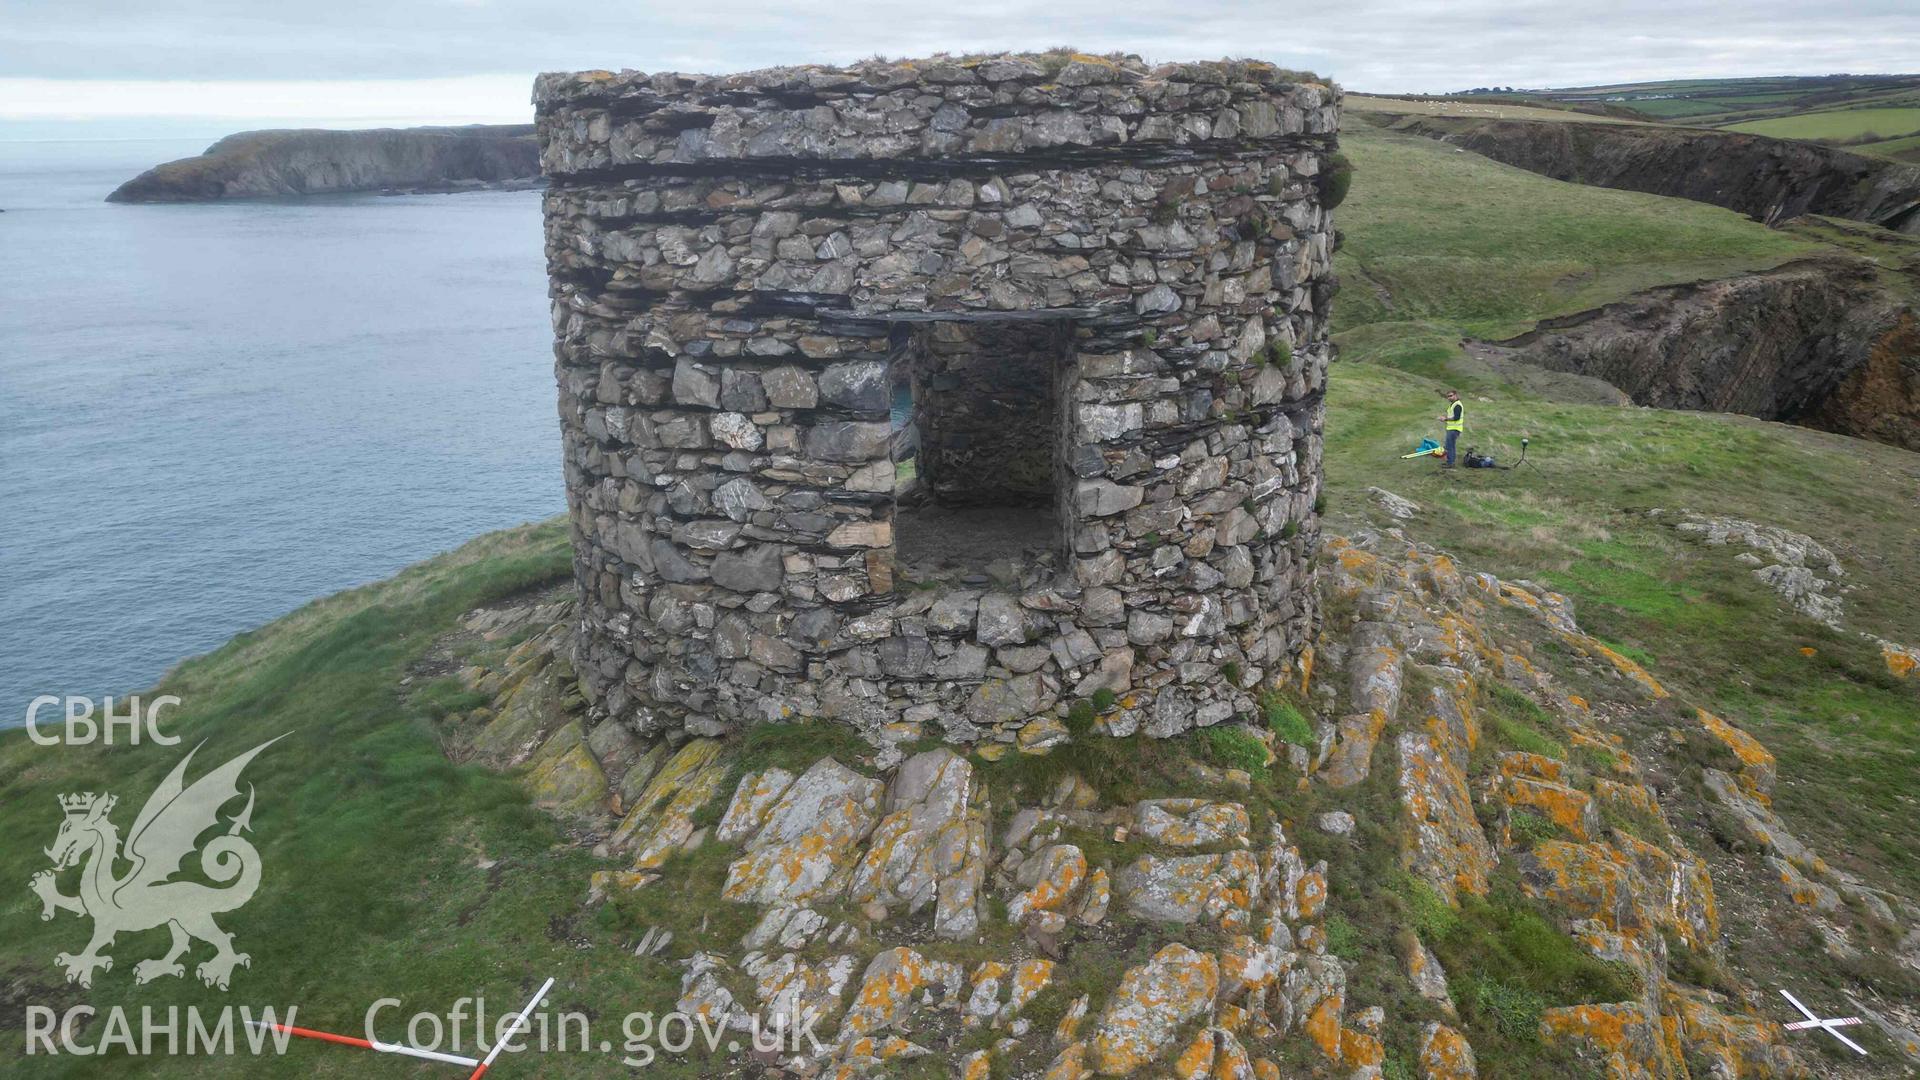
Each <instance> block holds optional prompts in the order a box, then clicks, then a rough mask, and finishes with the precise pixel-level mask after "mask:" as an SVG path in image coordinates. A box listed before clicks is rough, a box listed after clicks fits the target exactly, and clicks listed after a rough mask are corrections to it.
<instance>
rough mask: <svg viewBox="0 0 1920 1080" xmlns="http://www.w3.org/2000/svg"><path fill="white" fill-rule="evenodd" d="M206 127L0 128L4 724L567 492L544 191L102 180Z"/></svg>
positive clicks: (545, 512)
mask: <svg viewBox="0 0 1920 1080" xmlns="http://www.w3.org/2000/svg"><path fill="white" fill-rule="evenodd" d="M204 148H205V142H203V141H192V142H183V141H178V140H134V141H120V142H0V211H4V212H3V213H0V727H11V726H18V725H19V724H20V723H22V722H24V720H25V715H26V710H27V707H28V703H29V702H30V701H31V700H32V699H33V698H35V697H36V696H40V695H53V696H58V697H68V696H79V697H88V698H92V699H95V700H98V699H100V698H102V697H105V696H108V695H113V696H117V697H118V696H124V695H127V694H131V693H137V692H139V691H141V690H142V689H145V688H149V687H151V686H152V685H153V684H154V683H155V682H156V680H157V679H158V678H159V677H160V676H161V674H162V673H163V672H165V671H166V670H167V669H168V668H169V667H171V666H172V665H173V664H175V663H177V662H178V661H180V660H181V659H182V658H185V657H189V656H192V655H195V654H198V653H202V652H206V651H208V650H211V649H213V648H215V647H216V646H218V645H220V644H221V643H222V642H223V641H225V640H226V639H228V638H229V637H231V636H232V635H234V634H235V633H238V632H240V631H243V630H247V629H250V628H253V627H257V626H260V625H261V624H263V623H266V622H268V621H270V620H272V619H274V618H276V617H278V616H280V615H284V614H286V613H287V612H289V611H292V610H294V609H295V608H298V607H300V606H301V605H302V604H305V603H307V602H308V601H310V600H313V599H315V598H317V597H321V596H325V595H327V594H329V593H333V592H337V591H339V590H341V589H345V588H348V587H351V586H355V585H360V584H364V583H366V582H370V581H375V580H378V579H380V578H384V577H387V576H389V575H391V574H393V573H394V572H395V571H397V570H399V569H401V568H402V567H405V566H407V565H408V564H410V563H414V562H417V561H419V560H421V559H425V558H427V557H429V556H431V555H434V554H436V553H439V552H442V551H446V550H449V549H451V548H453V547H456V546H458V545H459V544H461V543H462V542H464V541H466V540H469V539H472V538H473V537H475V536H477V535H479V534H480V533H483V532H487V531H489V530H492V529H499V528H504V527H507V526H512V525H517V524H520V523H523V522H528V521H537V520H542V519H545V518H547V517H550V516H552V515H554V514H557V513H559V512H561V510H562V509H563V508H564V496H563V491H562V485H561V466H560V442H559V429H558V425H557V422H556V420H555V411H554V409H555V406H554V391H553V368H552V363H553V361H552V349H551V330H550V327H549V324H548V317H547V298H546V276H545V265H544V262H543V258H542V254H541V235H540V196H539V194H538V193H537V192H480V193H468V194H457V195H419V196H394V197H382V196H378V195H355V196H328V197H318V198H302V199H287V200H271V201H244V202H221V203H207V204H198V205H145V206H139V205H134V206H129V205H119V204H110V203H107V202H105V201H104V200H105V198H106V196H107V193H108V192H110V191H112V190H113V188H114V187H116V186H117V185H119V184H120V183H121V182H122V181H124V180H126V179H128V178H130V177H132V176H134V175H135V174H137V173H139V172H141V171H142V170H144V169H146V168H148V167H150V166H152V165H154V164H157V163H159V162H161V161H167V160H171V159H174V158H179V157H185V156H188V155H191V154H195V153H198V152H199V151H201V150H202V149H204ZM44 715H45V714H43V716H44Z"/></svg>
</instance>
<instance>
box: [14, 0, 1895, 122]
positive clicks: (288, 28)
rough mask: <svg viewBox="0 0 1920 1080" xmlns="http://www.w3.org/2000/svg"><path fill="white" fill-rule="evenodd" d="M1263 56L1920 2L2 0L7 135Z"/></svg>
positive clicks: (1799, 15) (1811, 49)
mask: <svg viewBox="0 0 1920 1080" xmlns="http://www.w3.org/2000/svg"><path fill="white" fill-rule="evenodd" d="M1055 45H1073V46H1076V47H1078V48H1081V49H1086V50H1090V51H1095V52H1105V51H1108V50H1115V49H1118V50H1124V51H1128V52H1137V53H1140V54H1142V55H1143V56H1146V57H1147V58H1148V59H1150V60H1182V59H1207V58H1216V57H1220V56H1225V55H1232V56H1253V57H1260V58H1263V59H1267V60H1272V61H1275V62H1277V63H1280V64H1283V65H1286V66H1289V67H1296V68H1307V69H1311V70H1314V71H1318V72H1320V73H1321V74H1323V75H1328V76H1331V77H1333V78H1336V79H1338V80H1339V81H1340V82H1341V83H1342V84H1344V85H1345V86H1347V87H1348V88H1349V89H1354V90H1373V91H1384V92H1408V91H1413V92H1420V91H1435V92H1438V91H1447V90H1458V89H1465V88H1468V87H1472V86H1481V85H1513V86H1522V87H1541V86H1570V85H1583V84H1591V83H1598V82H1615V81H1624V80H1639V79H1656V78H1683V77H1694V76H1725V75H1772V74H1801V75H1810V74H1828V73H1832V72H1856V73H1864V72H1906V71H1915V70H1920V2H1916V0H1854V2H1844V3H1834V2H1829V3H1820V2H1817V0H1759V2H1753V3H1706V2H1700V0H1625V2H1612V0H1528V2H1517V3H1512V2H1510V3H1491V2H1484V0H1466V2H1453V3H1440V2H1431V0H1427V2H1371V0H1359V2H1353V0H1345V2H1343V0H1321V2H1316V3H1312V4H1293V3H1285V4H1280V3H1261V2H1260V0H1147V2H1141V0H1047V2H1043V3H1014V2H1008V0H962V2H947V0H920V2H913V3H895V2H882V0H835V2H831V3H818V4H807V5H796V4H782V5H775V4H771V3H756V2H746V0H677V2H673V3H653V2H635V0H571V2H566V3H556V2H553V0H325V2H322V3H314V2H312V0H302V2H299V3H285V2H282V0H0V134H4V133H5V132H11V133H12V134H13V137H21V133H22V132H26V133H28V134H30V135H34V136H38V137H45V134H46V133H48V132H52V131H57V130H61V129H62V128H63V127H72V128H73V129H74V130H87V131H97V132H108V131H110V132H112V133H114V134H117V135H127V134H137V133H141V132H148V131H150V132H152V133H156V134H159V133H184V132H185V131H186V130H188V129H193V131H194V133H195V134H199V133H200V130H199V129H201V128H202V127H205V128H206V129H207V130H210V131H215V132H216V133H217V131H218V130H226V129H230V128H232V127H234V126H246V125H252V126H263V125H266V124H269V123H301V124H310V125H326V126H353V125H363V126H364V125H369V124H380V123H390V124H398V123H431V122H471V121H511V120H522V119H525V118H527V117H528V116H529V113H530V110H529V108H528V106H527V104H526V102H527V94H528V86H529V83H530V81H531V78H532V76H533V74H534V73H535V72H539V71H550V70H567V69H579V68H596V67H605V68H622V67H630V68H639V69H642V70H650V71H651V70H680V71H708V72H713V71H736V70H744V69H748V68H755V67H765V66H768V65H772V64H786V63H802V62H809V61H829V62H830V61H846V60H854V59H858V58H860V57H864V56H871V55H873V54H875V53H880V54H884V55H888V56H921V55H925V54H928V53H931V52H937V51H942V50H945V51H951V52H965V51H982V50H1001V49H1044V48H1047V47H1049V46H1055Z"/></svg>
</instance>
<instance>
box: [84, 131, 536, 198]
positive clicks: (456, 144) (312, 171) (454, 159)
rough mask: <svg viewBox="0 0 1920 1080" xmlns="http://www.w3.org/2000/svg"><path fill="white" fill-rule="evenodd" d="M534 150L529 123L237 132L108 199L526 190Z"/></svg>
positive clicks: (162, 167) (531, 174) (142, 177)
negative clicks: (394, 191) (501, 189)
mask: <svg viewBox="0 0 1920 1080" xmlns="http://www.w3.org/2000/svg"><path fill="white" fill-rule="evenodd" d="M539 157H540V150H539V146H538V145H537V144H536V143H535V141H534V137H533V125H531V124H475V125H471V126H467V127H420V128H378V129H373V130H366V131H325V130H318V129H289V130H270V131H243V132H240V133H239V134H236V135H229V136H227V137H226V138H224V139H221V140H220V141H219V142H216V143H214V144H213V145H212V146H209V147H208V148H207V149H206V152H205V153H203V154H200V155H199V156H197V157H190V158H181V159H180V160H178V161H169V162H167V163H166V164H164V165H157V166H155V167H153V168H151V169H148V170H147V171H146V172H144V173H141V174H140V175H139V176H136V177H134V178H133V179H132V180H129V181H127V182H126V183H124V184H122V185H120V186H119V187H118V188H116V189H114V192H113V194H111V195H108V196H107V201H108V202H205V201H210V200H214V199H248V198H262V197H268V196H277V195H282V196H283V195H324V194H344V193H349V192H360V191H387V190H393V189H399V190H408V191H468V190H478V189H486V188H508V187H531V186H535V185H537V184H538V183H539V182H540V160H539Z"/></svg>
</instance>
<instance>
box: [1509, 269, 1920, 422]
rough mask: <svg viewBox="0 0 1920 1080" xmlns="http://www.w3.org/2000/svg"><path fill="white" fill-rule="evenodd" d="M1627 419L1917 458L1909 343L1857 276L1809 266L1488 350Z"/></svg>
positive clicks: (1916, 404)
mask: <svg viewBox="0 0 1920 1080" xmlns="http://www.w3.org/2000/svg"><path fill="white" fill-rule="evenodd" d="M1502 344H1503V345H1505V346H1507V347H1510V348H1512V349H1514V350H1515V352H1514V354H1513V358H1514V359H1518V360H1522V361H1525V362H1527V363H1530V364H1535V365H1538V366H1540V367H1545V368H1550V369H1552V370H1556V371H1568V372H1573V373H1575V374H1579V375H1587V376H1591V377H1594V378H1598V379H1603V380H1605V381H1607V382H1609V383H1611V384H1613V385H1614V386H1616V387H1619V388H1620V389H1621V390H1623V391H1625V392H1626V393H1627V394H1628V395H1629V396H1631V397H1632V398H1633V400H1634V401H1635V402H1636V403H1638V404H1641V405H1652V406H1655V407H1658V408H1665V409H1697V410H1704V411H1711V412H1738V413H1745V414H1748V415H1750V416H1758V417H1761V418H1763V419H1768V420H1787V421H1792V422H1795V423H1800V424H1805V425H1807V426H1810V427H1819V428H1824V429H1826V430H1830V431H1836V432H1839V433H1841V434H1845V435H1856V436H1859V437H1861V438H1867V439H1873V440H1875V441H1877V442H1884V443H1890V444H1892V445H1895V446H1902V447H1905V448H1907V449H1910V450H1912V449H1920V333H1916V331H1915V328H1914V323H1913V316H1912V314H1911V312H1909V311H1906V310H1904V307H1903V305H1901V304H1900V303H1899V302H1898V301H1897V300H1896V299H1895V298H1893V297H1891V296H1889V295H1888V294H1887V293H1886V292H1884V291H1883V289H1882V287H1881V286H1880V284H1879V283H1878V282H1877V280H1876V279H1875V275H1874V271H1873V269H1872V267H1871V266H1869V265H1868V264H1865V263H1860V262H1854V261H1851V260H1846V259H1809V260H1803V261H1799V262H1795V263H1789V264H1788V265H1786V266H1782V267H1779V268H1777V269H1774V270H1770V271H1766V272H1764V273H1758V274H1746V275H1742V276H1740V277H1736V278H1728V279H1725V280H1721V281H1707V282H1697V283H1693V284H1687V285H1675V286H1669V287H1666V288H1660V289H1650V290H1648V291H1646V292H1642V293H1637V294H1635V295H1633V296H1631V297H1629V298H1627V299H1625V300H1622V301H1620V302H1618V303H1614V304H1608V305H1607V306H1605V307H1602V308H1597V309H1594V310H1592V311H1586V312H1581V313H1579V314H1576V315H1570V316H1566V317H1563V318H1559V319H1549V320H1546V321H1544V322H1542V323H1540V324H1539V326H1538V327H1536V328H1535V329H1534V330H1532V331H1530V332H1528V333H1526V334H1523V335H1521V336H1520V337H1517V338H1514V339H1512V340H1510V341H1506V342H1503V343H1502Z"/></svg>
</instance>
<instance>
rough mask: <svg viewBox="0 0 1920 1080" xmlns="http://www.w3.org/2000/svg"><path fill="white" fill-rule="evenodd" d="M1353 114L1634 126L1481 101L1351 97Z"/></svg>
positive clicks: (1562, 111) (1567, 112)
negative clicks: (1373, 113)
mask: <svg viewBox="0 0 1920 1080" xmlns="http://www.w3.org/2000/svg"><path fill="white" fill-rule="evenodd" d="M1346 107H1347V109H1348V111H1350V112H1380V113H1398V114H1411V115H1417V116H1479V117H1487V118H1489V119H1494V120H1561V121H1585V122H1588V123H1596V124H1618V123H1631V121H1621V120H1613V119H1609V118H1608V117H1605V116H1595V115H1593V114H1592V113H1578V112H1573V111H1571V110H1568V109H1554V108H1540V107H1536V106H1531V105H1489V104H1486V103H1485V102H1479V101H1449V100H1447V99H1445V98H1392V97H1370V96H1367V95H1365V94H1348V95H1347V98H1346Z"/></svg>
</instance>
